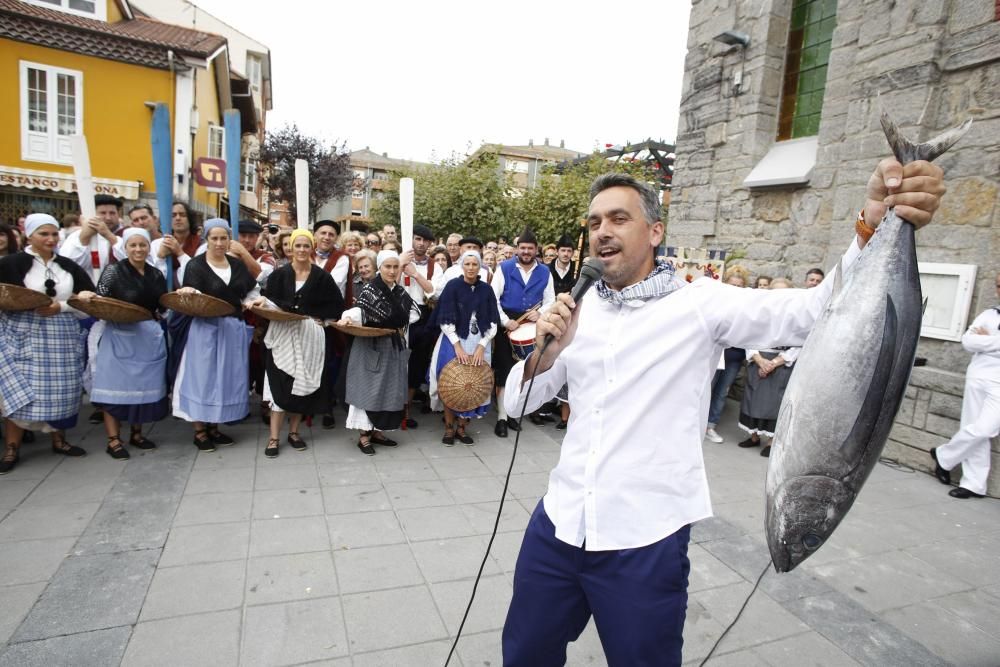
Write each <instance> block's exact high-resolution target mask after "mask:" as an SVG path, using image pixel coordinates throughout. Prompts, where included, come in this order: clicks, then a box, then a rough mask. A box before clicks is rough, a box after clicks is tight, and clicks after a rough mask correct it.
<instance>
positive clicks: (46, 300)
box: [0, 283, 52, 310]
mask: <svg viewBox="0 0 1000 667" xmlns="http://www.w3.org/2000/svg"><path fill="white" fill-rule="evenodd" d="M50 303H52V297H50V296H46V295H45V294H44V293H42V292H36V291H35V290H33V289H28V288H27V287H21V286H20V285H11V284H9V283H0V310H34V309H35V308H41V307H43V306H47V305H49V304H50Z"/></svg>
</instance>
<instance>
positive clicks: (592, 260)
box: [542, 257, 604, 353]
mask: <svg viewBox="0 0 1000 667" xmlns="http://www.w3.org/2000/svg"><path fill="white" fill-rule="evenodd" d="M603 273H604V264H603V263H602V262H601V260H599V259H597V258H596V257H588V258H587V259H585V260H584V261H583V266H581V267H580V277H579V278H577V279H576V284H575V285H573V289H572V290H571V291H570V293H569V296H570V298H572V299H573V302H574V303H576V307H577V308H579V307H580V299H582V298H583V295H584V294H586V293H587V290H589V289H590V286H591V285H593V284H594V283H595V282H597V281H598V280H599V279H600V278H601V275H602V274H603ZM553 340H554V338H553V337H552V334H545V339H544V342H543V343H542V352H543V353H544V350H545V348H547V347H548V346H549V343H551V342H552V341H553Z"/></svg>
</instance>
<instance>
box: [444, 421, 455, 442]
mask: <svg viewBox="0 0 1000 667" xmlns="http://www.w3.org/2000/svg"><path fill="white" fill-rule="evenodd" d="M441 442H443V443H444V444H445V445H446V446H448V447H451V446H452V445H454V444H455V425H454V424H445V425H444V437H443V438H441Z"/></svg>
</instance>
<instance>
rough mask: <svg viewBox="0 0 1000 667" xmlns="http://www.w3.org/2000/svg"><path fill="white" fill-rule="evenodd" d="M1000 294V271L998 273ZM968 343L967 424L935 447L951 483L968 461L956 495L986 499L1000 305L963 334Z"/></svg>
mask: <svg viewBox="0 0 1000 667" xmlns="http://www.w3.org/2000/svg"><path fill="white" fill-rule="evenodd" d="M996 289H997V298H998V299H1000V274H997V276H996ZM962 347H964V348H965V350H966V351H967V352H971V353H972V361H971V362H970V363H969V367H968V368H967V369H966V371H965V397H964V398H963V399H962V426H961V429H960V430H959V431H958V433H956V434H955V435H954V436H953V437H952V439H951V440H949V441H948V442H946V443H945V444H943V445H941V446H940V447H935V448H933V449H931V457H932V458H933V459H934V475H935V476H936V477H937V478H938V480H940V482H941V483H942V484H951V472H950V471H951V470H952V469H953V468H955V466H957V465H959V464H961V465H962V484H961V486H959V487H957V488H954V489H952V490H951V491H949V492H948V495H949V496H951V497H952V498H960V499H963V500H964V499H967V498H982V497H983V496H985V495H986V482H987V478H988V477H989V474H990V438H993V437H996V435H997V433H1000V306H997V307H994V308H990V309H988V310H986V311H984V312H982V313H980V314H979V317H977V318H976V319H975V320H974V321H973V322H972V326H971V327H969V330H968V331H966V332H965V335H964V336H962Z"/></svg>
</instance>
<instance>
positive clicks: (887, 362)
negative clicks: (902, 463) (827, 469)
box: [840, 296, 899, 468]
mask: <svg viewBox="0 0 1000 667" xmlns="http://www.w3.org/2000/svg"><path fill="white" fill-rule="evenodd" d="M898 333H899V321H898V317H897V315H896V305H895V304H894V303H893V302H892V297H891V296H886V303H885V326H884V328H883V330H882V342H881V345H880V347H879V353H878V360H877V361H876V362H875V372H874V373H872V379H871V384H870V385H869V386H868V393H867V394H866V395H865V400H864V403H862V404H861V410H860V411H859V412H858V418H857V419H856V420H855V421H854V426H853V427H852V428H851V432H850V433H848V435H847V438H846V439H845V440H844V442H843V443H841V445H840V453H841V455H842V456H843V457H844V459H845V460H846V461H847V462H848V463H849V464H850V465H851V467H852V468H853V467H855V466H856V465H858V463H859V462H860V461H861V458H862V456H863V455H864V453H865V451H866V450H867V448H868V443H869V442H870V441H871V436H872V431H873V430H874V429H875V424H876V423H877V422H878V418H879V414H881V412H882V402H883V401H884V400H885V395H886V391H887V390H888V388H889V381H890V380H891V379H892V369H893V366H894V365H895V362H896V348H897V345H896V343H897V337H898Z"/></svg>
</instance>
